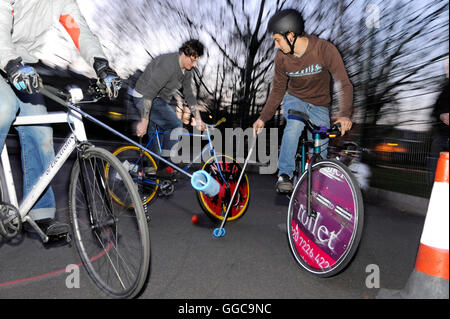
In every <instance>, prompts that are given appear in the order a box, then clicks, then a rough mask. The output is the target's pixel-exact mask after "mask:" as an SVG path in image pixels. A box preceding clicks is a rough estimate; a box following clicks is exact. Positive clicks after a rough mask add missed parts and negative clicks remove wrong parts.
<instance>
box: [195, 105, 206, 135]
mask: <svg viewBox="0 0 450 319" xmlns="http://www.w3.org/2000/svg"><path fill="white" fill-rule="evenodd" d="M192 126H195V127H196V128H197V130H199V131H204V130H206V125H205V123H203V121H202V117H201V116H200V111H199V110H195V117H194V120H193V121H192Z"/></svg>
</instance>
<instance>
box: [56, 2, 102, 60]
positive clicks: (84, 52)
mask: <svg viewBox="0 0 450 319" xmlns="http://www.w3.org/2000/svg"><path fill="white" fill-rule="evenodd" d="M58 3H59V22H60V23H61V25H62V26H63V27H64V29H65V30H66V31H67V33H68V34H69V35H70V37H71V38H72V41H73V43H74V45H75V47H76V48H77V49H78V51H79V52H80V54H81V56H82V57H83V59H84V60H85V61H86V62H87V63H88V64H89V65H94V62H95V61H94V58H95V57H97V58H101V59H105V60H106V56H105V53H104V52H103V49H102V47H101V44H100V42H99V40H98V38H97V37H96V36H95V35H94V34H93V33H92V32H91V30H90V29H89V26H88V24H87V22H86V20H85V19H84V17H83V15H82V14H81V12H80V9H79V7H78V5H77V3H76V1H75V0H59V1H58Z"/></svg>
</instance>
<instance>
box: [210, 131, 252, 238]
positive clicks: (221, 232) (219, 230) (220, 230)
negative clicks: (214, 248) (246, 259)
mask: <svg viewBox="0 0 450 319" xmlns="http://www.w3.org/2000/svg"><path fill="white" fill-rule="evenodd" d="M255 144H256V135H254V137H253V142H252V146H251V147H250V150H249V152H248V155H247V158H246V159H245V163H244V166H243V167H242V172H241V175H240V176H239V179H238V181H237V184H236V188H235V189H234V192H233V195H232V196H231V200H230V203H229V204H228V206H227V211H226V212H225V216H224V217H223V220H222V224H221V225H220V227H219V228H215V229H214V231H213V236H214V237H216V238H220V237H223V236H225V233H226V231H225V228H224V227H225V223H226V222H227V218H228V214H229V213H230V209H231V207H233V201H234V197H235V196H236V193H237V190H238V189H239V184H240V183H241V179H242V176H244V173H245V168H246V167H247V164H248V161H249V160H250V156H251V155H252V153H253V149H254V148H255Z"/></svg>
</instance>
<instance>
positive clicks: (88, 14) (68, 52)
mask: <svg viewBox="0 0 450 319" xmlns="http://www.w3.org/2000/svg"><path fill="white" fill-rule="evenodd" d="M77 2H78V4H79V7H80V10H81V11H82V13H83V15H84V17H85V19H86V20H87V22H88V24H89V26H90V28H91V30H92V31H93V32H94V34H96V35H99V38H100V42H101V43H102V45H103V46H104V47H105V53H106V55H107V56H108V55H112V54H114V51H113V49H110V48H115V47H116V46H115V45H114V43H111V42H110V41H114V40H115V39H112V40H110V39H108V38H107V37H106V36H109V33H108V32H105V30H103V29H102V25H101V22H100V23H99V21H96V20H95V18H96V17H98V15H96V14H97V11H96V10H98V9H97V6H96V3H99V1H98V0H94V1H92V0H77ZM269 2H270V0H269ZM416 2H417V4H418V6H419V7H420V6H423V3H422V2H421V1H416ZM209 3H211V4H213V3H214V1H212V2H209ZM249 7H250V6H249ZM381 23H384V21H383V19H381ZM106 31H107V30H106ZM149 34H150V36H154V38H152V39H150V41H149V42H150V43H157V46H154V47H152V50H151V51H152V54H160V53H163V52H168V51H173V50H176V49H177V48H178V46H179V43H173V41H170V39H169V38H168V37H167V36H164V35H161V34H158V35H155V34H153V33H152V32H149ZM102 35H106V36H103V37H102ZM48 36H49V37H52V38H55V37H58V38H60V39H61V40H62V41H48V42H47V43H48V45H47V46H46V47H44V48H43V50H42V54H41V59H42V60H44V62H46V63H48V64H50V65H58V66H61V67H67V66H69V65H70V67H71V68H72V69H74V70H76V71H77V72H80V73H82V74H84V75H87V76H91V77H95V73H94V71H93V69H92V67H91V66H89V65H87V64H86V62H85V61H84V60H83V59H82V58H81V57H80V55H79V53H78V51H77V50H76V49H75V47H74V45H73V43H72V41H71V40H70V38H69V36H68V35H67V34H66V32H65V31H64V29H63V28H62V27H60V26H56V27H55V28H54V29H52V30H51V31H50V32H49V35H48ZM205 39H206V38H205ZM205 39H202V41H205ZM206 41H207V40H206ZM127 45H129V46H128V47H127V49H128V50H129V51H130V52H133V59H132V61H130V60H126V59H125V60H124V59H121V58H120V55H117V56H119V58H118V59H116V60H115V65H114V68H115V69H116V71H117V72H118V73H119V75H120V76H122V77H126V76H128V75H129V74H128V70H129V67H130V65H132V67H133V68H140V69H143V68H144V67H145V65H146V64H147V63H148V62H149V60H150V57H149V56H148V54H147V52H146V51H145V49H144V48H143V47H142V45H141V44H140V43H129V44H128V43H127ZM206 46H207V47H208V48H209V50H211V47H212V46H210V45H209V43H206ZM447 50H448V47H447ZM214 54H215V53H214V52H213V55H214ZM211 60H212V59H211ZM202 62H203V61H201V63H202ZM203 63H209V64H211V66H212V64H213V63H214V62H211V61H205V62H203ZM440 64H442V65H440ZM440 64H439V65H437V66H436V68H435V69H436V70H437V72H442V74H444V73H445V69H444V63H440ZM212 69H213V70H214V69H215V68H212ZM434 99H436V94H434V95H433V94H431V95H425V96H418V97H414V98H410V99H404V100H402V108H404V109H408V108H409V109H411V105H414V107H415V108H421V107H423V106H424V105H429V104H430V101H432V100H434ZM429 113H430V110H425V111H420V112H410V114H405V115H404V116H408V117H409V119H411V120H421V119H423V118H424V117H428V115H429ZM390 121H391V120H390V119H389V118H385V119H383V120H382V122H380V124H388V123H390ZM404 128H406V129H414V130H424V129H427V125H413V126H412V125H407V126H405V127H404Z"/></svg>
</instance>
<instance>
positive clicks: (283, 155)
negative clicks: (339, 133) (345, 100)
mask: <svg viewBox="0 0 450 319" xmlns="http://www.w3.org/2000/svg"><path fill="white" fill-rule="evenodd" d="M291 109H293V110H296V111H300V112H303V113H306V114H307V115H308V116H309V119H310V120H311V121H312V122H313V123H314V124H316V125H319V126H326V127H330V113H329V108H328V107H325V106H316V105H312V104H310V103H307V102H304V101H302V100H301V99H299V98H298V97H295V96H292V95H290V94H286V95H285V96H284V99H283V114H284V117H285V118H286V127H285V129H284V132H283V138H282V140H281V149H280V156H279V158H278V169H279V172H278V176H280V175H281V174H286V175H289V177H291V178H292V177H293V176H294V170H295V154H296V152H297V148H298V141H299V139H300V136H301V135H302V132H303V129H304V128H305V124H304V123H303V122H302V121H299V120H295V119H288V118H287V116H288V112H289V110H291ZM308 139H312V134H311V132H309V131H308ZM321 144H322V151H321V153H320V154H321V155H322V157H323V158H326V157H327V146H328V139H324V140H323V143H321Z"/></svg>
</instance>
